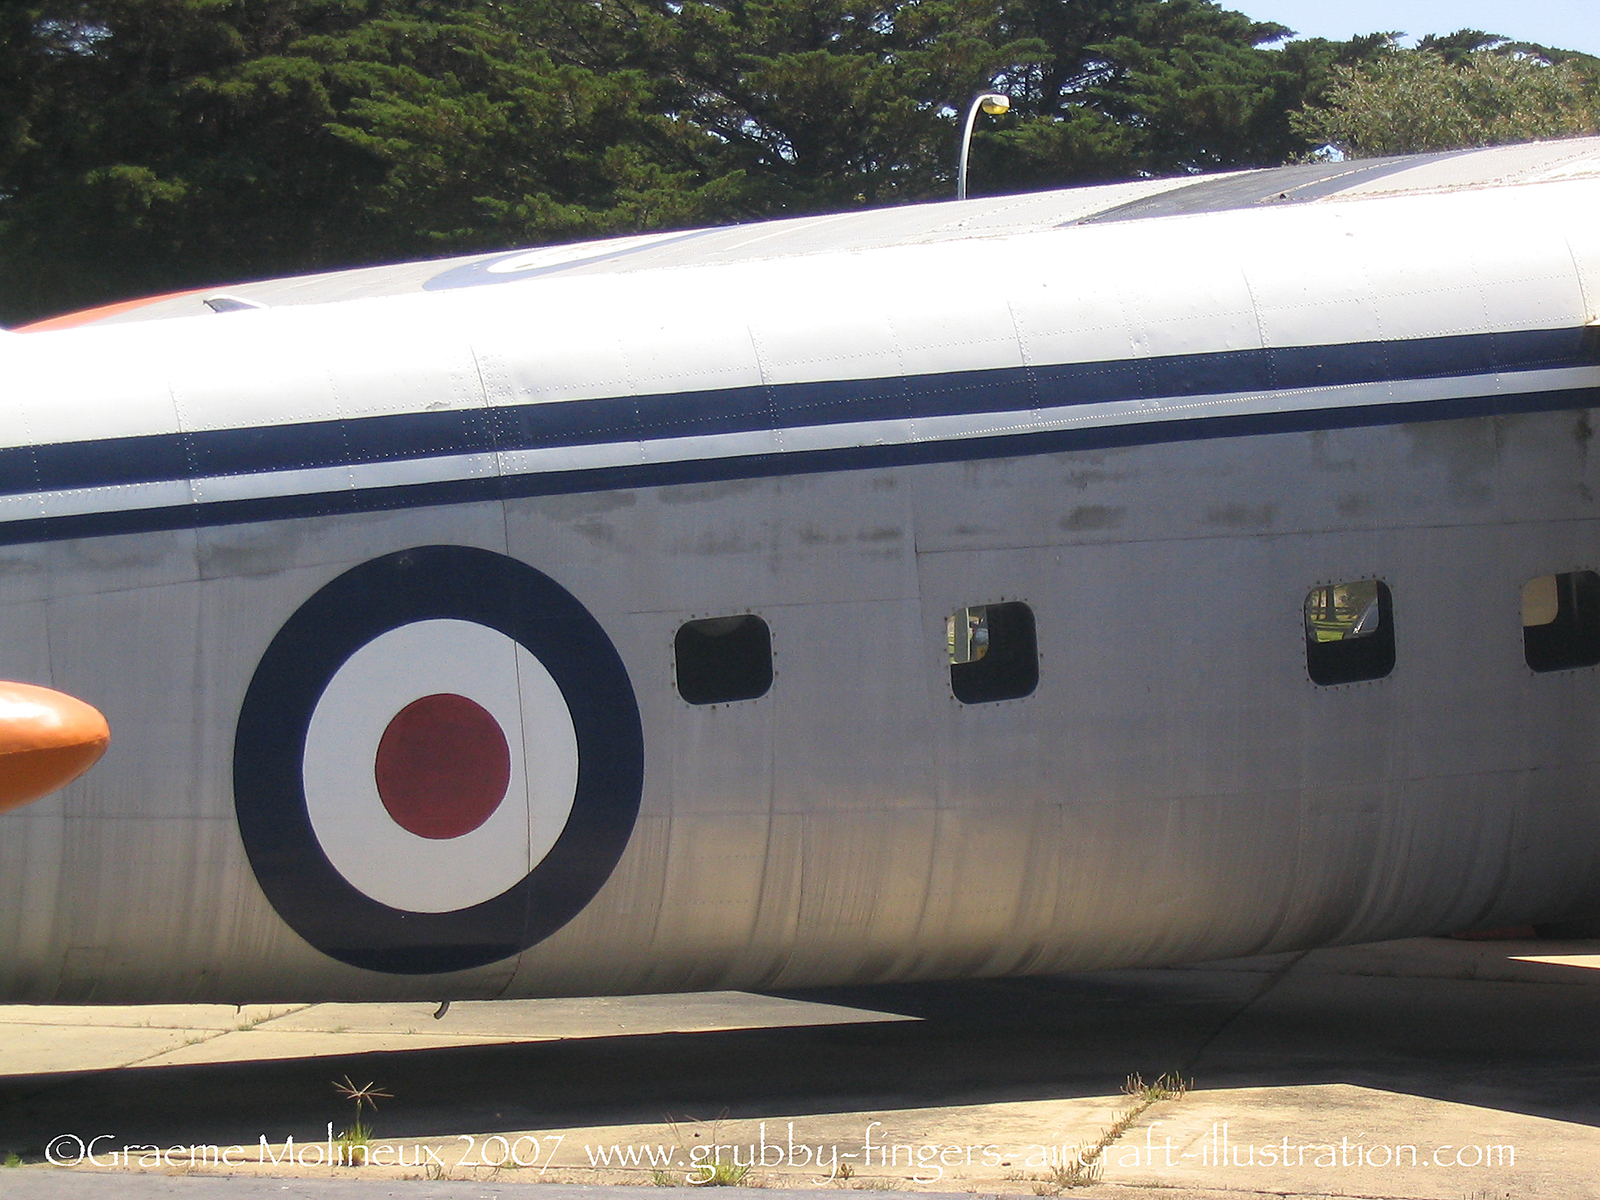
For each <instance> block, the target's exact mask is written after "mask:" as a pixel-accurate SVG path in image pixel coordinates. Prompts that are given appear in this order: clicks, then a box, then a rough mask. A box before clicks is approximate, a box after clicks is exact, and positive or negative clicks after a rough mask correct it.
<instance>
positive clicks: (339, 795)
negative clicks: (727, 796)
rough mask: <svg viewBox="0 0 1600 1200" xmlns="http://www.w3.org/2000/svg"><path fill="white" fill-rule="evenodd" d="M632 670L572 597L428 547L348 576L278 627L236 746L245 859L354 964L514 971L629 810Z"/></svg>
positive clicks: (309, 933)
mask: <svg viewBox="0 0 1600 1200" xmlns="http://www.w3.org/2000/svg"><path fill="white" fill-rule="evenodd" d="M643 774H644V751H643V735H642V732H641V729H640V724H639V709H638V704H637V702H636V700H635V698H634V695H633V689H632V686H631V684H630V683H629V681H628V675H627V671H626V669H625V668H624V667H623V665H622V660H621V659H620V658H619V657H618V655H617V652H616V648H615V647H614V646H613V645H612V644H611V641H610V639H609V638H608V637H607V636H606V633H605V631H604V630H603V629H602V628H601V627H600V625H599V623H598V622H597V621H595V619H594V618H593V616H591V615H590V614H589V612H588V611H587V610H586V609H585V608H584V607H583V605H582V604H580V603H579V602H578V600H577V599H576V598H574V597H573V596H572V595H571V594H570V593H569V592H567V591H566V590H565V589H563V588H562V587H560V585H558V584H556V583H555V582H554V581H553V580H551V579H549V578H548V577H547V576H545V575H543V574H541V573H540V572H538V571H536V570H534V569H533V568H532V567H529V566H527V565H526V564H524V563H521V562H518V561H517V560H516V559H512V558H508V557H506V556H505V555H501V554H495V553H492V552H490V551H487V550H478V549H473V548H470V547H461V546H423V547H418V548H416V549H412V550H404V551H400V552H398V553H395V554H390V555H387V556H385V557H383V558H378V559H373V560H372V561H370V562H366V563H362V564H361V565H360V566H357V567H354V568H352V569H351V570H349V571H346V572H345V573H344V574H343V575H340V576H339V577H338V578H336V579H334V580H333V581H332V582H330V583H328V584H327V585H326V586H324V587H323V588H322V589H321V590H320V591H318V592H317V593H316V594H315V595H313V596H312V597H311V598H310V599H309V600H307V601H306V602H305V603H304V604H303V605H301V607H300V608H299V610H298V611H296V612H295V614H294V615H293V616H292V617H290V619H289V620H288V621H287V622H286V623H285V624H284V626H283V628H282V629H281V630H279V632H278V635H277V637H275V638H274V639H273V641H272V643H271V645H269V646H268V648H267V651H266V653H265V654H264V655H263V656H262V658H261V662H260V664H259V665H258V666H257V668H256V673H255V676H254V678H253V679H252V680H251V683H250V688H249V690H248V692H247V693H246V695H245V701H244V704H243V706H242V708H241V710H240V714H239V727H238V734H237V737H236V739H235V743H234V803H235V808H236V811H237V814H238V818H239V829H240V832H241V833H242V835H243V837H244V843H245V849H246V851H247V853H248V854H249V856H250V863H251V866H252V867H253V868H254V870H255V874H256V878H257V879H258V880H259V881H260V883H261V887H262V889H263V890H264V891H265V892H266V894H267V897H268V899H269V900H271V902H272V904H273V907H274V908H276V909H277V911H278V913H279V915H281V916H282V917H283V919H284V920H285V921H287V922H288V923H289V925H290V926H291V927H293V928H294V929H295V931H296V932H298V933H299V934H300V935H301V936H302V937H304V938H305V939H306V940H307V941H308V942H310V943H311V944H312V945H314V946H316V947H317V948H318V949H319V950H321V951H323V952H324V953H325V954H328V955H330V956H332V957H333V958H336V959H339V960H340V961H342V962H346V963H350V964H351V965H353V966H359V967H366V968H369V969H371V970H378V971H386V972H391V973H396V974H427V973H432V972H438V971H454V970H463V969H467V968H470V967H476V966H482V965H484V964H486V963H491V962H495V961H498V960H500V959H503V958H507V957H509V956H510V955H513V954H516V953H518V952H519V951H521V950H524V949H526V948H527V947H528V946H531V945H533V944H534V943H536V942H538V941H541V940H542V939H544V938H546V937H548V936H549V935H550V934H551V933H554V932H555V931H556V930H557V929H559V928H561V926H563V925H565V924H566V923H567V922H568V921H570V920H571V919H572V918H573V917H574V916H575V915H577V913H578V912H579V911H580V910H581V909H582V908H583V907H584V906H585V905H587V904H588V903H589V901H590V900H591V899H593V898H594V895H595V894H596V893H597V892H598V891H599V890H600V887H601V886H602V885H603V884H604V883H605V881H606V879H607V878H608V877H609V876H610V874H611V871H612V869H613V868H614V867H615V866H616V864H617V861H618V859H619V858H620V857H621V855H622V851H623V848H624V847H625V846H626V845H627V841H628V838H629V836H630V835H631V834H632V831H633V824H634V819H635V817H636V816H637V815H638V810H639V796H640V791H641V788H642V784H643Z"/></svg>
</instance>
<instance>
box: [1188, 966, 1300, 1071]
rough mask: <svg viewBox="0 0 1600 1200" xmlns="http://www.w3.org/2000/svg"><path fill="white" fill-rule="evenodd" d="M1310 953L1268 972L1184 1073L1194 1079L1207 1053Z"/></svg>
mask: <svg viewBox="0 0 1600 1200" xmlns="http://www.w3.org/2000/svg"><path fill="white" fill-rule="evenodd" d="M1310 953H1311V951H1310V950H1302V951H1300V952H1299V953H1298V954H1296V955H1295V956H1294V957H1293V958H1291V959H1290V960H1289V961H1288V962H1286V963H1284V964H1283V965H1282V966H1281V967H1279V968H1278V969H1277V970H1275V971H1270V972H1268V973H1267V976H1266V978H1265V979H1263V980H1262V981H1261V986H1260V987H1258V988H1257V989H1256V990H1255V991H1254V992H1253V993H1252V994H1251V996H1250V998H1249V999H1248V1000H1246V1001H1245V1002H1244V1003H1243V1004H1241V1005H1240V1006H1239V1007H1238V1008H1236V1009H1235V1010H1234V1011H1233V1012H1231V1013H1229V1014H1228V1015H1227V1016H1226V1017H1224V1018H1223V1019H1222V1022H1221V1024H1219V1025H1218V1026H1217V1027H1216V1028H1215V1029H1213V1030H1212V1031H1211V1033H1210V1034H1209V1035H1208V1036H1207V1037H1206V1039H1205V1041H1203V1042H1201V1043H1200V1045H1199V1047H1198V1048H1196V1050H1195V1052H1194V1053H1193V1054H1192V1055H1191V1056H1190V1057H1189V1061H1188V1062H1187V1063H1185V1064H1184V1065H1183V1067H1182V1073H1183V1074H1184V1075H1187V1076H1189V1077H1190V1078H1193V1077H1194V1074H1195V1070H1196V1069H1197V1068H1198V1067H1199V1065H1200V1060H1201V1059H1202V1058H1204V1057H1205V1054H1206V1051H1207V1050H1209V1049H1211V1047H1212V1045H1213V1044H1214V1043H1215V1042H1216V1040H1217V1039H1218V1038H1219V1037H1221V1036H1222V1035H1223V1034H1224V1033H1226V1032H1227V1031H1228V1030H1229V1029H1230V1028H1232V1027H1233V1025H1234V1023H1235V1022H1237V1021H1238V1020H1239V1018H1240V1017H1242V1016H1244V1014H1245V1013H1247V1012H1249V1011H1250V1009H1252V1008H1253V1007H1255V1005H1256V1002H1257V1001H1259V1000H1261V999H1262V998H1263V997H1264V996H1266V994H1267V993H1268V992H1270V991H1272V990H1273V989H1274V988H1276V987H1277V986H1278V985H1279V984H1280V983H1282V982H1283V981H1284V979H1286V978H1287V977H1288V975H1289V972H1291V971H1293V970H1294V969H1295V968H1296V967H1298V966H1299V965H1300V964H1301V963H1302V962H1303V961H1304V960H1305V957H1306V955H1308V954H1310Z"/></svg>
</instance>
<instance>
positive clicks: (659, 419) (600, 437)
mask: <svg viewBox="0 0 1600 1200" xmlns="http://www.w3.org/2000/svg"><path fill="white" fill-rule="evenodd" d="M1596 363H1600V342H1597V340H1596V339H1595V338H1594V337H1593V336H1592V335H1589V334H1586V331H1585V330H1584V329H1582V328H1569V329H1544V330H1531V331H1525V332H1520V333H1483V334H1467V335H1462V336H1459V337H1443V338H1422V339H1416V340H1412V341H1403V342H1358V343H1351V344H1346V345H1337V346H1307V347H1296V348H1288V349H1268V350H1237V351H1228V352H1224V353H1218V354H1185V355H1175V356H1172V357H1166V358H1154V359H1124V360H1119V361H1115V362H1104V363H1073V364H1067V365H1062V366H1044V367H1032V368H1003V369H996V370H987V371H955V372H949V373H946V374H941V375H918V376H909V377H904V378H889V379H866V380H842V381H837V382H823V383H804V384H781V385H774V386H770V387H746V388H726V389H721V390H716V391H700V392H679V393H671V394H664V395H653V396H618V397H612V398H603V399H596V400H574V401H561V402H553V403H546V404H525V405H519V406H516V407H507V408H495V409H481V408H479V409H469V410H465V411H452V412H428V413H405V414H397V415H393V416H379V417H361V418H352V419H348V420H336V421H313V422H306V423H303V424H298V425H281V426H274V427H267V428H250V429H222V430H212V431H203V432H198V433H190V434H158V435H153V436H148V437H131V438H110V439H105V440H103V441H94V442H67V443H58V444H54V445H47V446H34V447H26V446H23V447H16V448H13V449H5V450H0V494H18V493H26V492H34V491H56V490H68V489H72V488H86V487H101V486H106V485H111V484H127V483H149V482H155V481H159V480H170V479H185V478H204V477H206V476H222V475H240V474H250V473H254V472H261V471H287V470H300V469H306V468H313V467H332V466H344V465H348V464H353V463H366V462H395V461H400V460H404V459H412V458H426V457H432V456H436V455H447V454H471V453H484V452H487V451H492V450H531V449H541V448H549V447H559V446H578V445H594V444H604V443H614V442H627V441H654V440H656V439H660V438H671V437H698V436H705V435H708V434H721V433H742V432H750V431H754V430H764V429H784V428H800V427H805V426H815V425H831V424H846V423H850V422H856V421H879V420H886V419H915V418H921V417H939V416H958V415H964V414H972V413H991V412H1011V411H1019V410H1026V409H1030V408H1057V407H1068V406H1072V405H1080V404H1101V403H1106V402H1108V401H1118V400H1156V399H1164V398H1167V397H1182V396H1203V395H1209V394H1213V393H1218V392H1246V391H1265V390H1275V389H1291V388H1308V387H1330V386H1335V385H1341V384H1356V383H1374V382H1385V381H1399V380H1417V379H1442V378H1451V377H1459V376H1467V375H1475V374H1481V373H1483V372H1486V371H1508V372H1514V371H1531V370H1541V369H1546V368H1551V367H1571V366H1584V365H1592V364H1596Z"/></svg>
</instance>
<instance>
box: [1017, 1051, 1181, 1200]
mask: <svg viewBox="0 0 1600 1200" xmlns="http://www.w3.org/2000/svg"><path fill="white" fill-rule="evenodd" d="M1192 1087H1194V1080H1192V1079H1185V1078H1184V1077H1183V1076H1182V1075H1181V1074H1177V1073H1175V1072H1172V1071H1168V1072H1166V1073H1165V1074H1163V1075H1161V1076H1160V1077H1159V1078H1158V1079H1157V1080H1156V1081H1155V1082H1154V1083H1146V1082H1145V1081H1144V1078H1143V1076H1141V1075H1139V1074H1137V1073H1135V1074H1133V1075H1129V1076H1128V1078H1127V1081H1126V1082H1125V1083H1124V1084H1123V1085H1122V1094H1123V1095H1124V1096H1127V1097H1128V1099H1129V1101H1130V1103H1129V1104H1128V1107H1127V1108H1125V1109H1123V1110H1122V1111H1121V1112H1120V1113H1118V1114H1117V1116H1116V1119H1115V1120H1113V1121H1112V1122H1111V1124H1110V1125H1109V1126H1107V1127H1106V1130H1105V1132H1104V1133H1102V1134H1101V1135H1100V1136H1099V1137H1098V1138H1096V1139H1095V1140H1094V1142H1092V1143H1091V1144H1090V1145H1088V1146H1074V1147H1073V1148H1072V1154H1071V1155H1070V1156H1069V1157H1068V1160H1067V1161H1066V1162H1065V1163H1063V1164H1061V1165H1060V1166H1058V1167H1054V1168H1052V1169H1051V1171H1050V1174H1049V1175H1046V1176H1045V1177H1044V1178H1043V1179H1040V1180H1038V1181H1037V1182H1036V1183H1035V1184H1034V1187H1033V1194H1034V1195H1035V1196H1059V1195H1060V1194H1061V1193H1062V1192H1064V1191H1066V1190H1068V1189H1069V1188H1079V1187H1087V1186H1088V1185H1089V1184H1091V1183H1098V1182H1099V1181H1100V1176H1101V1174H1102V1172H1104V1170H1105V1165H1106V1158H1105V1156H1106V1148H1107V1147H1108V1146H1110V1145H1111V1144H1112V1143H1113V1142H1115V1141H1116V1140H1117V1139H1118V1138H1120V1137H1121V1136H1122V1135H1123V1134H1125V1133H1127V1132H1128V1130H1129V1129H1130V1128H1132V1126H1133V1123H1134V1122H1135V1121H1137V1120H1138V1119H1139V1118H1140V1117H1141V1116H1142V1115H1143V1114H1144V1111H1145V1110H1146V1109H1147V1108H1149V1107H1150V1106H1151V1105H1152V1104H1159V1103H1160V1102H1161V1101H1163V1100H1182V1099H1183V1098H1184V1097H1185V1096H1186V1095H1188V1094H1189V1090H1190V1089H1191V1088H1192Z"/></svg>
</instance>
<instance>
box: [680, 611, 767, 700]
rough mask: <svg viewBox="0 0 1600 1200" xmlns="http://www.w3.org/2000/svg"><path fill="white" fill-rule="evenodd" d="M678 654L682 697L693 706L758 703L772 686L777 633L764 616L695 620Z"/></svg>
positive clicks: (682, 635)
mask: <svg viewBox="0 0 1600 1200" xmlns="http://www.w3.org/2000/svg"><path fill="white" fill-rule="evenodd" d="M672 650H673V659H674V662H675V664H676V666H677V676H678V695H680V696H682V697H683V698H684V699H685V700H687V701H688V702H689V703H690V704H729V703H731V702H733V701H735V700H754V699H755V698H756V697H757V696H765V695H766V694H767V691H768V689H770V688H771V687H772V631H771V630H769V629H768V628H767V623H766V622H765V621H763V620H762V619H761V618H760V617H754V616H749V615H745V616H739V617H712V618H711V619H710V620H706V621H690V622H688V623H687V624H685V625H683V626H682V627H681V628H679V630H678V635H677V637H675V638H674V639H673V641H672Z"/></svg>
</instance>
